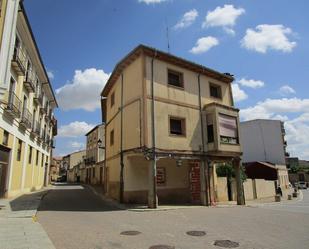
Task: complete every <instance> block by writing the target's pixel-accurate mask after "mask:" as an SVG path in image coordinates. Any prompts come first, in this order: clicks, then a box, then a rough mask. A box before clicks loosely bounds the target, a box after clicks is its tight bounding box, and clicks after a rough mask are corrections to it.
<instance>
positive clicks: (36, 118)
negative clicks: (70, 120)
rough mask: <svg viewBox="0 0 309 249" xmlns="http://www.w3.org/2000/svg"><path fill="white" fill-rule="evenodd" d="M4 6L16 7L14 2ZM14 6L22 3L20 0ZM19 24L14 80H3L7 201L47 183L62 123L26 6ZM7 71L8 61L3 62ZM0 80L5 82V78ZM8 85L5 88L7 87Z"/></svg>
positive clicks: (1, 132) (0, 140)
mask: <svg viewBox="0 0 309 249" xmlns="http://www.w3.org/2000/svg"><path fill="white" fill-rule="evenodd" d="M1 3H2V4H6V3H10V4H11V5H12V4H13V2H12V1H1ZM14 3H17V4H18V1H14ZM2 6H3V5H2ZM12 6H13V5H12ZM12 6H11V7H12ZM11 7H10V9H11V10H12V8H11ZM3 10H4V9H1V18H0V31H1V34H2V31H3V18H4V15H2V14H4V13H5V12H2V11H3ZM14 25H15V26H14V29H12V30H14V33H13V34H12V35H13V36H12V37H13V38H14V39H13V42H12V43H11V44H10V47H12V48H13V50H12V53H11V54H9V75H8V76H9V77H8V79H6V84H2V83H3V82H0V88H1V87H2V88H1V91H2V92H1V94H0V95H1V98H0V153H1V157H0V166H1V168H2V169H1V172H2V173H3V174H2V175H1V177H0V195H1V196H4V197H12V196H16V195H18V194H21V193H24V192H29V191H33V190H36V189H40V188H42V186H43V185H44V184H45V185H46V184H48V179H49V176H48V174H49V166H50V158H51V153H52V149H53V146H54V143H53V137H54V136H55V135H56V133H57V120H56V119H55V117H54V114H53V110H54V108H56V107H57V103H56V99H55V96H54V93H53V90H52V87H51V84H50V82H49V79H48V76H47V73H46V70H45V68H44V64H43V62H42V60H41V57H40V53H39V50H38V48H37V45H36V42H35V39H34V37H33V33H32V31H31V27H30V25H29V22H28V19H27V16H26V13H25V10H24V8H23V5H22V2H21V3H20V4H19V7H18V9H17V10H16V22H15V24H14ZM3 38H5V36H3ZM2 42H3V40H2ZM6 42H7V41H6ZM1 52H3V51H1ZM0 55H1V56H2V53H0ZM3 68H4V63H3V64H1V69H3ZM0 71H1V70H0ZM1 73H2V71H1ZM1 73H0V74H1ZM0 78H1V80H2V79H3V78H2V75H1V77H0ZM43 83H44V84H43ZM4 85H5V86H6V88H3V86H4ZM3 158H4V159H3ZM1 196H0V197H1Z"/></svg>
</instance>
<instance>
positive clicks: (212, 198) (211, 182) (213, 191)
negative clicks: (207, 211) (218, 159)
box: [208, 161, 216, 206]
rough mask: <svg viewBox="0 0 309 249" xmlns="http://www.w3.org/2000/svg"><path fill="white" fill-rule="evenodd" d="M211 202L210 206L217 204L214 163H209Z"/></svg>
mask: <svg viewBox="0 0 309 249" xmlns="http://www.w3.org/2000/svg"><path fill="white" fill-rule="evenodd" d="M208 174H209V178H208V179H209V202H210V205H211V206H213V205H215V203H216V198H215V186H214V163H213V162H212V161H210V162H209V172H208Z"/></svg>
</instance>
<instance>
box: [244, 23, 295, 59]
mask: <svg viewBox="0 0 309 249" xmlns="http://www.w3.org/2000/svg"><path fill="white" fill-rule="evenodd" d="M290 34H292V30H291V29H290V28H286V27H284V26H283V25H281V24H279V25H269V24H262V25H258V26H256V31H255V30H253V29H247V31H246V35H245V36H244V38H243V39H242V40H241V45H242V46H243V47H245V48H246V49H248V50H254V51H256V52H259V53H266V52H267V50H270V49H272V50H278V51H282V52H287V53H288V52H292V50H293V49H294V48H295V47H296V45H297V43H296V42H295V41H290V40H289V38H288V35H290Z"/></svg>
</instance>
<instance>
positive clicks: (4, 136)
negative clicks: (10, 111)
mask: <svg viewBox="0 0 309 249" xmlns="http://www.w3.org/2000/svg"><path fill="white" fill-rule="evenodd" d="M9 136H10V134H9V133H8V132H7V131H3V140H2V144H3V145H8V143H9Z"/></svg>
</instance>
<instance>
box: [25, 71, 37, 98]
mask: <svg viewBox="0 0 309 249" xmlns="http://www.w3.org/2000/svg"><path fill="white" fill-rule="evenodd" d="M35 82H36V74H35V72H34V71H33V70H28V71H27V72H26V77H25V81H24V86H25V88H26V89H27V90H28V92H29V93H34V92H35Z"/></svg>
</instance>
